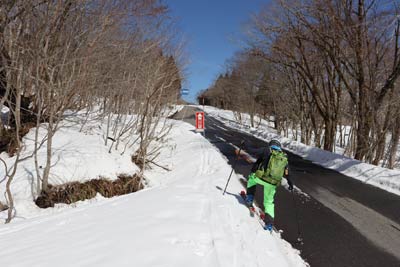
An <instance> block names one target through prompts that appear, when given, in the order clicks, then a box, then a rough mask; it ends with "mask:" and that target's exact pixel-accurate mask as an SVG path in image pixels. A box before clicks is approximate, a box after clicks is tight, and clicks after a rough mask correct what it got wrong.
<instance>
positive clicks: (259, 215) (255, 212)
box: [240, 190, 280, 234]
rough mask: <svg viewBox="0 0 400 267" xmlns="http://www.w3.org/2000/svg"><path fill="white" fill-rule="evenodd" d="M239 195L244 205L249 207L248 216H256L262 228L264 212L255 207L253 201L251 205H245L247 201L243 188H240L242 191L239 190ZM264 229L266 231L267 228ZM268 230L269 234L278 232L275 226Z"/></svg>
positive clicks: (263, 225)
mask: <svg viewBox="0 0 400 267" xmlns="http://www.w3.org/2000/svg"><path fill="white" fill-rule="evenodd" d="M240 196H241V197H242V199H243V201H244V204H245V205H246V206H247V208H248V209H249V211H250V216H251V217H257V220H258V222H259V223H260V224H261V226H262V228H263V229H264V227H265V222H264V219H265V213H264V212H263V211H262V210H261V209H260V208H259V207H257V206H256V205H254V203H253V205H251V206H248V205H247V203H246V192H245V191H244V190H242V191H241V192H240ZM266 231H268V230H266ZM269 232H270V233H271V234H272V232H276V233H280V231H278V230H277V229H276V228H275V226H273V228H272V230H271V231H269Z"/></svg>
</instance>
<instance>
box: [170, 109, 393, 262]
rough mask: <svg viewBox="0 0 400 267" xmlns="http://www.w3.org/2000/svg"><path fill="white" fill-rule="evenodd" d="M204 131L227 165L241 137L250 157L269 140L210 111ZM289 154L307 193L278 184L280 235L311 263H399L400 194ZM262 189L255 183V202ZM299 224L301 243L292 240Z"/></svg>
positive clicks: (240, 166) (242, 169) (185, 115)
mask: <svg viewBox="0 0 400 267" xmlns="http://www.w3.org/2000/svg"><path fill="white" fill-rule="evenodd" d="M194 112H195V108H192V107H185V108H184V109H183V110H182V111H181V112H180V113H178V114H177V115H175V119H181V120H184V121H186V122H188V123H191V124H193V125H194V119H195V116H194ZM205 137H206V138H207V139H208V140H209V141H210V142H211V143H212V144H213V145H214V146H216V147H217V148H218V149H219V150H220V151H221V153H222V154H224V155H225V156H226V157H227V158H228V160H229V164H231V165H233V163H234V161H235V149H236V147H238V146H239V145H240V142H241V141H242V140H244V150H245V151H246V152H247V153H248V154H250V155H251V156H253V157H257V155H259V154H260V153H262V151H263V149H264V148H265V147H266V145H267V143H266V142H264V141H262V140H260V139H257V138H255V137H253V136H251V135H248V134H246V133H243V132H239V131H236V130H234V129H231V128H229V127H227V126H225V125H223V124H222V123H221V122H219V121H218V120H216V119H213V118H212V117H210V116H206V131H205ZM235 146H236V147H235ZM288 155H289V164H290V168H291V177H292V180H293V181H294V183H295V185H296V186H297V187H298V188H300V189H301V191H303V192H304V193H305V194H306V195H305V194H301V193H299V192H296V193H295V195H294V197H293V195H292V194H291V193H290V192H289V191H287V190H286V189H285V188H284V187H282V186H281V187H279V188H278V190H277V194H276V198H275V209H276V211H275V225H276V227H277V228H278V229H281V230H283V234H282V237H283V238H284V239H285V240H287V241H288V242H290V243H291V244H292V245H293V246H294V247H295V248H297V249H299V250H300V251H301V256H302V257H303V258H304V259H305V260H306V261H307V262H308V263H309V264H310V265H311V266H325V267H327V266H349V267H350V266H363V267H364V266H371V267H372V266H385V267H386V266H389V267H391V266H393V267H394V266H397V267H399V266H400V197H399V196H397V195H394V194H391V193H388V192H386V191H384V190H381V189H378V188H375V187H372V186H370V185H367V184H364V183H362V182H360V181H358V180H356V179H352V178H349V177H347V176H344V175H342V174H340V173H337V172H335V171H332V170H329V169H325V168H322V167H320V166H318V165H315V164H312V163H311V162H310V161H307V160H303V159H302V158H301V157H299V156H296V155H294V154H291V153H288ZM250 168H251V164H250V163H248V162H247V161H245V160H243V159H240V160H239V161H238V162H237V164H236V165H235V171H236V173H240V174H242V175H243V176H244V177H247V175H248V174H249V171H250ZM228 175H229V174H227V178H228ZM243 182H245V181H243ZM228 192H229V188H228ZM231 193H236V192H231ZM261 193H262V192H261V188H258V189H257V193H256V199H257V200H258V202H259V203H260V200H261ZM261 202H262V201H261ZM296 211H297V212H296ZM298 226H299V227H298ZM299 229H300V234H301V237H302V238H303V244H299V243H298V242H297V241H296V240H297V237H298V230H299Z"/></svg>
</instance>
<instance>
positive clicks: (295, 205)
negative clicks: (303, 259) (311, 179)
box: [291, 190, 303, 244]
mask: <svg viewBox="0 0 400 267" xmlns="http://www.w3.org/2000/svg"><path fill="white" fill-rule="evenodd" d="M291 191H292V197H293V207H294V211H295V214H296V222H297V241H298V242H299V243H300V244H302V243H303V238H302V237H301V231H300V222H299V214H298V211H297V204H296V199H295V197H294V190H291Z"/></svg>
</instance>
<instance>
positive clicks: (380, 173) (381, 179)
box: [198, 106, 400, 195]
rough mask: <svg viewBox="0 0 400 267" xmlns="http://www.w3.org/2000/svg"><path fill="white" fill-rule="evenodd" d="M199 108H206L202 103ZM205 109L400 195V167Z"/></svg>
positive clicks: (233, 125) (213, 108)
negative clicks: (367, 160) (375, 162)
mask: <svg viewBox="0 0 400 267" xmlns="http://www.w3.org/2000/svg"><path fill="white" fill-rule="evenodd" d="M198 107H199V108H203V107H202V106H198ZM205 111H206V112H207V113H208V114H209V115H211V116H213V117H215V118H217V119H219V120H220V121H222V122H223V123H225V124H227V125H229V126H231V127H232V128H236V129H239V130H241V131H244V132H247V133H250V134H252V135H254V136H256V137H258V138H260V139H264V140H267V141H269V140H271V139H272V138H275V139H279V140H280V141H281V142H282V144H283V145H284V147H285V149H287V150H289V151H291V152H293V153H295V154H297V155H299V156H301V157H304V158H305V159H308V160H310V161H312V162H314V163H316V164H319V165H321V166H324V167H326V168H329V169H333V170H336V171H338V172H340V173H343V174H345V175H347V176H349V177H353V178H355V179H358V180H361V181H363V182H365V183H368V184H371V185H374V186H376V187H379V188H381V189H384V190H387V191H389V192H392V193H394V194H397V195H400V179H399V177H400V170H398V169H395V170H390V169H387V168H382V167H378V166H375V165H371V164H367V163H364V162H361V161H358V160H355V159H351V158H348V157H345V156H343V155H341V154H338V153H331V152H328V151H325V150H322V149H319V148H316V147H311V146H306V145H304V144H302V143H300V142H298V141H293V140H291V139H289V138H285V137H282V136H280V135H278V134H277V132H276V131H275V130H274V129H272V128H271V127H270V126H271V123H270V122H267V121H265V120H261V122H260V125H259V126H258V127H257V128H252V127H250V126H249V125H250V118H249V116H248V115H246V114H243V115H242V122H241V123H238V122H237V120H236V119H235V117H234V114H233V112H232V111H228V110H221V109H218V108H215V107H210V106H206V107H205ZM337 151H340V148H338V149H337Z"/></svg>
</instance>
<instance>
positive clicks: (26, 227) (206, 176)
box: [0, 121, 306, 267]
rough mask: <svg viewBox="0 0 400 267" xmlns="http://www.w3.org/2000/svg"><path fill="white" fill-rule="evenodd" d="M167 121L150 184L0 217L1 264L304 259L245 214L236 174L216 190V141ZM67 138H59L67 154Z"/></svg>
mask: <svg viewBox="0 0 400 267" xmlns="http://www.w3.org/2000/svg"><path fill="white" fill-rule="evenodd" d="M170 123H173V124H174V126H175V127H174V128H173V130H172V132H171V133H170V139H169V141H168V143H167V144H166V145H165V146H164V147H163V150H162V155H161V158H162V159H163V160H162V161H161V162H160V164H162V165H163V166H167V167H168V168H170V169H171V171H169V172H167V171H164V170H162V169H153V170H151V171H150V172H148V173H147V178H148V179H149V180H150V185H151V187H149V188H147V189H145V190H142V191H139V192H137V193H133V194H130V195H125V196H121V197H115V198H112V199H104V198H102V197H97V198H96V199H94V200H90V201H85V202H82V203H78V204H76V205H72V206H66V205H58V206H57V207H56V208H54V209H49V210H53V211H52V212H48V213H51V214H47V213H45V212H41V213H37V215H38V216H36V217H34V218H30V219H26V220H22V219H21V220H17V221H13V222H12V223H11V224H8V225H0V240H1V242H0V262H1V266H8V267H9V266H40V267H45V266H185V267H186V266H207V267H209V266H246V267H249V266H266V265H268V266H305V265H306V263H305V262H304V261H303V260H302V259H301V258H300V256H299V252H298V251H296V250H294V249H293V248H292V247H291V246H290V244H288V243H287V242H286V241H284V240H282V239H281V238H280V237H279V235H278V234H275V233H273V234H270V233H268V232H266V231H264V230H263V229H262V228H261V226H260V225H259V223H258V222H257V221H256V220H255V219H254V218H251V217H250V216H249V214H248V210H247V208H246V207H245V206H244V205H243V204H241V203H240V196H239V195H238V192H239V191H240V190H241V189H242V186H241V185H240V183H239V181H238V179H235V178H237V177H233V178H232V179H231V183H230V184H229V187H228V190H227V193H226V194H225V195H222V189H223V188H224V186H225V183H226V179H227V177H228V175H229V173H230V171H231V169H230V166H229V165H227V163H226V159H224V158H223V157H222V156H221V154H220V153H219V152H218V151H217V149H216V148H215V147H213V146H212V145H211V144H210V143H208V141H207V140H205V139H204V138H203V137H202V136H201V135H200V134H196V133H194V131H193V130H194V129H193V127H192V126H190V125H188V124H186V123H183V122H179V121H171V122H170ZM70 130H71V131H73V130H72V129H70ZM70 135H71V136H72V133H70ZM60 138H61V137H60ZM79 138H82V140H81V141H79V142H84V140H83V139H84V137H83V136H81V137H78V139H79ZM90 138H96V137H95V136H94V137H90ZM61 139H64V138H61ZM73 140H75V138H73ZM101 143H102V142H100V141H99V146H100V144H101ZM73 144H74V142H72V141H70V142H65V143H64V144H63V149H64V150H65V151H67V155H68V151H69V149H71V147H74V145H73ZM82 146H84V144H82ZM84 147H85V149H86V146H84ZM86 153H88V154H89V155H92V154H97V157H98V158H99V160H100V159H101V158H102V156H104V157H105V156H106V155H107V154H108V151H105V150H102V149H101V148H99V147H97V146H90V145H89V146H87V150H86ZM63 155H64V153H60V160H63V158H64V156H63ZM114 156H115V155H114ZM110 157H113V155H111V156H110ZM67 159H68V158H66V159H65V160H67ZM121 159H122V160H123V158H121ZM103 160H106V161H109V160H110V161H111V162H113V160H114V159H112V158H104V159H103ZM69 162H72V163H71V164H74V165H75V164H78V163H76V161H73V160H71V161H70V160H68V161H66V162H65V164H68V163H69ZM100 164H101V163H100ZM76 166H78V165H76ZM79 166H80V167H79V169H80V171H84V170H82V169H84V168H85V166H86V164H81V165H79ZM71 168H73V167H71ZM99 168H102V167H101V166H99ZM132 169H134V168H132ZM108 171H109V170H108ZM21 179H22V178H21ZM18 186H21V187H25V186H26V184H25V183H18V184H16V185H15V186H14V189H16V188H17V187H18ZM26 190H30V189H29V188H28V189H26ZM21 205H22V204H21Z"/></svg>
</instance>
